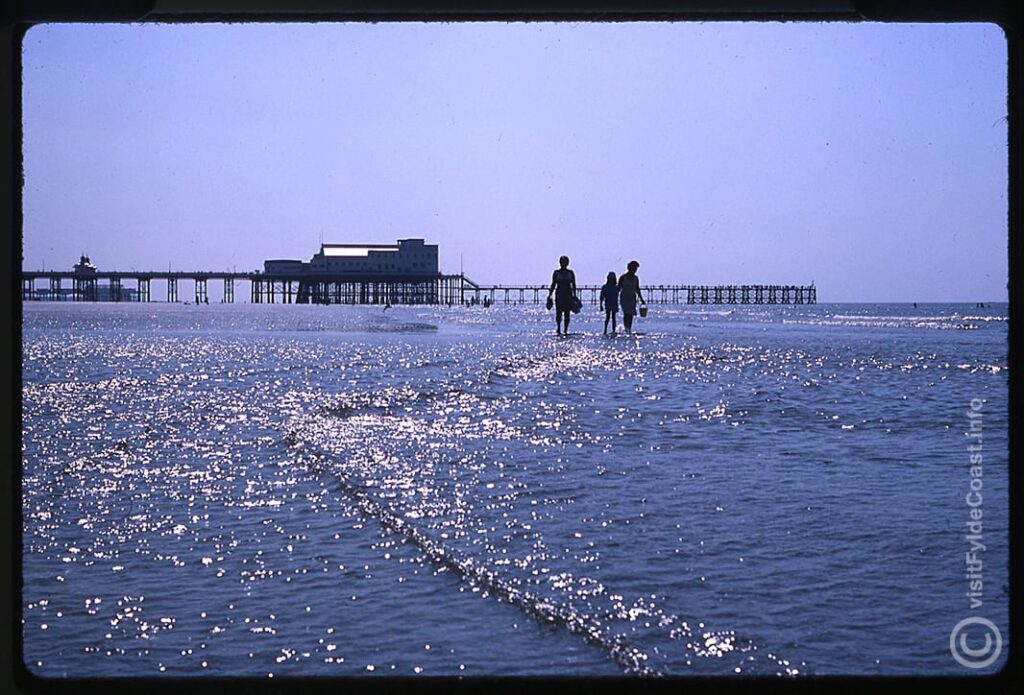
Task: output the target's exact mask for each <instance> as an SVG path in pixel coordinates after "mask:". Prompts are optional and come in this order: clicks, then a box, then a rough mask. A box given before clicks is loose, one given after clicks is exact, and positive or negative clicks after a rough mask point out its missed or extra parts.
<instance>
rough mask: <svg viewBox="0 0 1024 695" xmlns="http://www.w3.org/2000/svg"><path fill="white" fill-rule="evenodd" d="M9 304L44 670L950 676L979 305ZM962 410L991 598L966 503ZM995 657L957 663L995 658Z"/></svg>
mask: <svg viewBox="0 0 1024 695" xmlns="http://www.w3.org/2000/svg"><path fill="white" fill-rule="evenodd" d="M552 323H553V322H552V321H551V317H550V314H549V313H547V312H544V311H543V310H541V309H540V308H539V307H533V306H518V307H506V306H494V307H491V308H489V309H483V308H480V307H472V308H459V307H456V308H441V307H437V308H432V307H426V308H414V307H394V308H392V309H390V310H388V311H387V312H382V311H381V309H380V308H379V307H378V308H373V307H337V306H331V307H324V306H281V305H278V306H266V305H256V306H252V305H210V306H183V305H165V304H148V305H102V304H56V303H29V304H26V305H25V307H24V323H23V327H24V328H23V370H24V371H23V389H22V398H23V409H24V417H23V428H22V429H23V440H24V443H23V460H22V465H23V496H24V502H23V514H24V544H23V549H24V562H23V576H24V590H23V600H22V606H23V628H24V631H23V636H24V655H25V663H26V664H27V665H28V666H29V667H30V668H31V669H32V671H33V672H35V673H37V674H40V675H44V676H65V675H66V676H110V675H129V674H130V675H144V676H149V675H158V674H161V673H162V674H168V675H197V674H210V675H257V676H269V675H270V674H273V675H274V676H275V677H280V676H293V675H301V676H320V675H353V674H360V675H362V674H366V675H415V674H422V675H472V676H479V675H536V674H557V675H584V674H586V675H598V676H602V675H621V674H667V675H706V674H721V675H734V674H737V673H740V674H784V675H785V674H789V675H797V676H799V675H800V674H935V673H939V674H962V673H969V672H968V671H966V670H965V669H963V667H961V666H959V665H958V664H957V663H956V662H955V661H954V660H953V659H952V657H951V655H950V647H949V636H950V630H951V629H952V627H953V625H955V624H956V623H957V621H959V620H960V619H961V618H964V617H966V616H968V615H972V614H976V613H980V614H982V615H984V616H985V617H987V618H989V619H991V620H992V621H994V622H995V624H996V625H997V626H999V628H1000V630H1001V632H1002V635H1003V638H1004V641H1005V640H1006V639H1008V630H1007V614H1006V609H1007V602H1008V597H1007V588H1006V587H1007V583H1008V580H1007V569H1006V558H1007V520H1008V507H1007V488H1006V486H1007V464H1008V461H1007V440H1006V429H1007V374H1008V372H1007V356H1006V333H1007V322H1006V305H1005V304H1004V305H996V306H994V307H992V306H990V307H989V308H975V307H974V306H973V305H922V306H921V308H915V307H913V306H911V305H899V304H882V305H877V304H873V305H850V304H844V305H828V304H820V305H815V306H805V307H755V306H744V307H733V308H729V307H694V306H670V305H652V308H651V313H650V316H649V317H648V318H646V319H638V322H637V323H638V325H637V328H638V329H639V331H640V334H638V335H635V336H631V337H628V336H617V337H615V338H609V337H605V336H602V335H601V325H600V317H599V316H598V312H597V310H596V309H595V308H593V307H590V306H588V307H585V309H584V313H582V314H580V315H579V316H577V317H575V318H574V321H573V325H572V329H573V331H574V333H573V335H571V336H569V337H567V338H562V339H559V338H556V337H555V336H553V335H552V334H553V328H554V327H553V325H551V324H552ZM972 399H980V401H983V404H981V405H982V407H981V409H980V413H981V417H982V422H983V426H984V462H985V466H984V479H983V480H984V521H985V527H984V540H985V545H986V550H985V552H984V561H985V564H984V592H983V593H984V596H983V598H984V606H983V608H982V609H980V610H971V609H969V603H968V598H967V597H966V596H965V592H966V591H967V590H968V583H967V580H966V579H965V578H964V553H965V551H966V550H969V544H968V543H967V541H966V540H965V539H964V534H965V530H964V523H965V521H966V520H967V514H968V511H969V508H968V507H967V506H966V504H965V501H964V496H965V494H966V493H967V492H968V490H969V487H968V486H969V484H970V477H969V473H968V468H969V463H970V461H969V454H968V452H967V449H966V445H967V442H968V438H967V434H966V433H967V431H968V429H969V428H970V420H969V418H968V416H967V414H966V413H967V411H968V410H969V409H970V408H971V405H970V404H971V402H972ZM1007 651H1008V645H1007V646H1005V647H1004V656H1003V657H1001V658H1000V659H998V660H997V661H996V662H995V663H994V664H993V665H992V666H990V667H988V668H987V669H982V670H981V671H980V672H981V673H985V672H990V671H993V670H995V669H998V668H999V667H1000V666H1001V665H1002V663H1003V661H1004V660H1005V653H1006V652H1007Z"/></svg>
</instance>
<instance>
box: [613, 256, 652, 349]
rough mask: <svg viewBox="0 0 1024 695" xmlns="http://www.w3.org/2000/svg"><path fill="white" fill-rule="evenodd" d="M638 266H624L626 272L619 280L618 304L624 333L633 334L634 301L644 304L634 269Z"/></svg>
mask: <svg viewBox="0 0 1024 695" xmlns="http://www.w3.org/2000/svg"><path fill="white" fill-rule="evenodd" d="M639 267H640V264H639V263H637V262H636V261H630V262H629V263H627V264H626V272H625V273H623V274H622V277H620V278H619V304H621V305H622V323H623V325H624V326H625V327H626V333H632V332H633V317H634V316H635V315H636V300H637V299H639V300H640V302H641V303H642V304H646V303H647V302H646V301H644V296H643V295H642V294H640V278H638V277H637V275H636V269H637V268H639Z"/></svg>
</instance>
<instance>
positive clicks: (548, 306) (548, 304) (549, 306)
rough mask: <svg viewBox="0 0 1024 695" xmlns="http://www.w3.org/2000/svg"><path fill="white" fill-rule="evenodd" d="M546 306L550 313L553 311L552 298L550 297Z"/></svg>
mask: <svg viewBox="0 0 1024 695" xmlns="http://www.w3.org/2000/svg"><path fill="white" fill-rule="evenodd" d="M545 306H546V307H547V308H548V310H549V311H550V310H551V307H553V306H554V302H552V301H551V297H548V301H547V303H546V304H545Z"/></svg>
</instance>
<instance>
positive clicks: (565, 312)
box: [548, 256, 576, 335]
mask: <svg viewBox="0 0 1024 695" xmlns="http://www.w3.org/2000/svg"><path fill="white" fill-rule="evenodd" d="M558 266H559V267H558V270H556V271H555V272H553V273H551V287H550V288H549V289H548V300H549V301H550V300H551V294H552V293H554V295H555V329H556V330H557V331H558V335H562V325H563V324H564V325H565V333H566V334H567V335H568V333H569V315H570V314H571V313H572V300H573V298H574V297H575V296H576V273H574V272H572V271H571V270H569V257H568V256H562V257H561V258H559V259H558Z"/></svg>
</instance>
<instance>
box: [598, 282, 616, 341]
mask: <svg viewBox="0 0 1024 695" xmlns="http://www.w3.org/2000/svg"><path fill="white" fill-rule="evenodd" d="M601 308H602V309H604V332H605V333H608V322H609V321H611V323H612V335H615V315H616V314H617V313H618V311H619V286H618V285H617V284H615V273H611V272H610V273H608V282H606V283H604V286H603V287H602V288H601Z"/></svg>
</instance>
